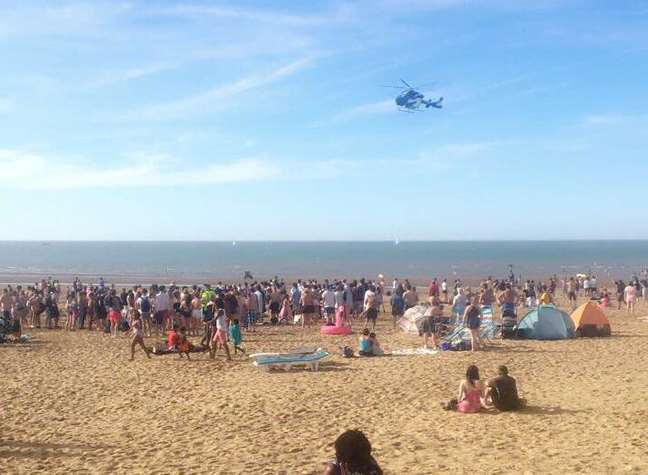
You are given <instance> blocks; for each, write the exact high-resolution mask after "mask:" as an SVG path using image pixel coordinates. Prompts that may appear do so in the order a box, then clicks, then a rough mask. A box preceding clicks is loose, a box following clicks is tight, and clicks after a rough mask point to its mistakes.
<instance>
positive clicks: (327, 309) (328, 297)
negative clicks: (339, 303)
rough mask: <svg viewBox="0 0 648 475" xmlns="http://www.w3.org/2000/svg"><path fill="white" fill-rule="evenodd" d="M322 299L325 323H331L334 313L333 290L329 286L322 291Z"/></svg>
mask: <svg viewBox="0 0 648 475" xmlns="http://www.w3.org/2000/svg"><path fill="white" fill-rule="evenodd" d="M322 301H323V302H324V313H325V314H326V324H327V325H332V324H333V316H334V315H335V303H336V301H335V292H333V289H331V287H327V288H326V289H325V290H324V292H322Z"/></svg>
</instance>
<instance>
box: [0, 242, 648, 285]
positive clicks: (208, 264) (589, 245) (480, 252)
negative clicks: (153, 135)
mask: <svg viewBox="0 0 648 475" xmlns="http://www.w3.org/2000/svg"><path fill="white" fill-rule="evenodd" d="M646 267H648V240H626V241H400V242H399V241H389V242H378V241H367V242H362V241H349V242H340V241H323V242H314V241H309V242H276V241H273V242H261V241H238V242H231V241H228V242H205V241H200V242H175V241H174V242H168V241H166V242H142V241H133V242H125V241H118V242H115V241H106V242H100V241H91V242H90V241H52V242H49V241H43V242H36V241H0V282H5V283H7V282H34V281H35V280H34V279H38V278H41V277H47V276H52V277H53V278H55V279H57V278H58V279H60V280H61V281H62V282H65V281H71V280H72V279H73V278H74V277H75V276H79V277H80V278H81V279H82V280H84V281H91V280H93V279H96V278H98V277H100V276H101V277H104V278H105V279H106V280H107V281H111V280H112V281H114V282H130V283H142V284H144V283H152V282H163V281H175V282H185V283H206V282H211V281H217V280H240V279H242V278H243V276H244V273H245V272H249V273H250V274H252V275H253V276H254V278H255V279H266V278H271V277H274V276H278V277H281V278H284V279H288V278H298V277H301V278H336V277H338V278H360V277H366V278H370V279H375V278H376V277H377V276H378V275H383V276H384V278H385V279H386V280H387V281H390V280H391V279H393V278H395V277H397V278H400V279H405V278H408V279H410V280H412V281H427V280H428V279H431V278H433V277H437V278H448V279H454V278H462V279H470V278H474V279H476V278H485V277H487V276H493V277H495V278H497V277H505V276H508V275H509V274H510V271H511V270H512V271H513V273H514V274H515V275H516V276H517V277H520V278H523V279H526V278H546V277H548V276H550V275H554V274H555V275H558V276H562V275H574V274H576V273H590V274H592V273H593V274H595V275H596V276H597V277H599V278H600V279H603V280H606V279H615V278H619V277H620V278H624V279H627V278H629V277H631V276H632V275H633V274H639V273H640V272H641V271H642V270H643V269H645V268H646Z"/></svg>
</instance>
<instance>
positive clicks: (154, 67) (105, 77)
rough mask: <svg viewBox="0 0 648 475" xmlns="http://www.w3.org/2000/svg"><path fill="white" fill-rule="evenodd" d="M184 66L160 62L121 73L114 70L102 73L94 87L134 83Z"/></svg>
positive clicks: (176, 63)
mask: <svg viewBox="0 0 648 475" xmlns="http://www.w3.org/2000/svg"><path fill="white" fill-rule="evenodd" d="M181 66H182V63H181V62H159V63H152V64H145V65H142V66H137V67H133V68H125V69H123V70H121V71H119V70H112V71H107V72H105V73H102V74H101V75H100V76H99V78H98V79H97V80H95V81H93V82H92V83H91V84H90V85H91V86H92V87H102V86H109V85H112V84H115V83H119V82H125V81H132V80H135V79H141V78H144V77H147V76H154V75H157V74H160V73H163V72H166V71H172V70H174V69H178V68H179V67H181Z"/></svg>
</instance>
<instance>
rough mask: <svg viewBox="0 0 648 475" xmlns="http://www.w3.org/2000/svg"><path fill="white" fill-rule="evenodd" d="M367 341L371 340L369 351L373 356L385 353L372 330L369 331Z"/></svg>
mask: <svg viewBox="0 0 648 475" xmlns="http://www.w3.org/2000/svg"><path fill="white" fill-rule="evenodd" d="M369 341H370V342H371V352H372V353H373V355H374V356H382V355H384V354H385V350H383V349H382V347H381V346H380V342H379V341H378V337H377V336H376V334H375V333H374V332H371V333H369Z"/></svg>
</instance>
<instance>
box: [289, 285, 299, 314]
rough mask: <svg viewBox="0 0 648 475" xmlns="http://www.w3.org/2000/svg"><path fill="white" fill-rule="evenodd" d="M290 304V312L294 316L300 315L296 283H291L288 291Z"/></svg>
mask: <svg viewBox="0 0 648 475" xmlns="http://www.w3.org/2000/svg"><path fill="white" fill-rule="evenodd" d="M290 303H291V304H292V311H293V313H294V314H298V313H301V291H300V290H299V287H298V286H297V283H296V282H293V285H292V288H291V289H290Z"/></svg>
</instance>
